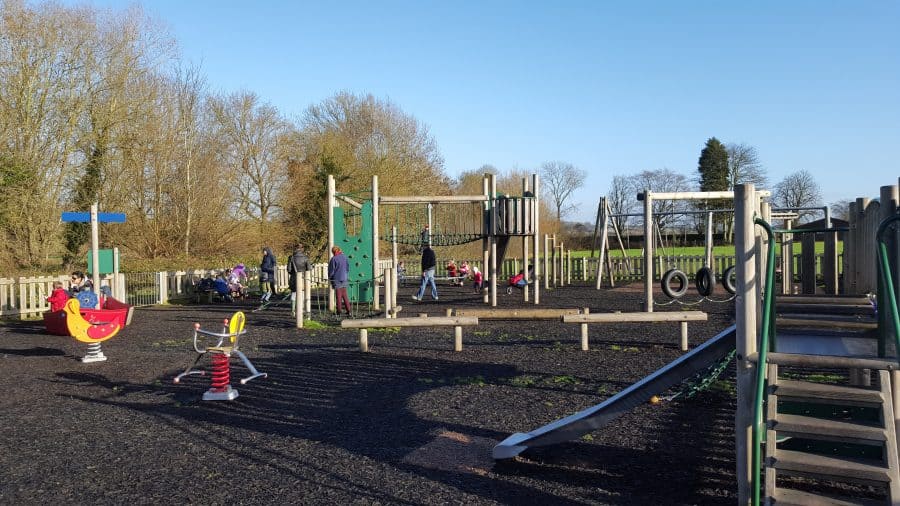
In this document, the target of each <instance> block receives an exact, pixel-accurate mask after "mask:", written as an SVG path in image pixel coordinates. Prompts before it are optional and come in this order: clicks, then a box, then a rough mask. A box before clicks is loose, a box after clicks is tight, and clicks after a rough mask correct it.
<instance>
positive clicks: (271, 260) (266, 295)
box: [259, 246, 277, 304]
mask: <svg viewBox="0 0 900 506" xmlns="http://www.w3.org/2000/svg"><path fill="white" fill-rule="evenodd" d="M276 263H277V262H276V261H275V255H274V254H273V253H272V249H271V248H269V247H268V246H265V247H263V257H262V261H261V262H260V263H259V289H260V291H262V297H260V302H262V303H263V304H265V303H267V302H269V299H271V298H272V294H273V293H275V265H276Z"/></svg>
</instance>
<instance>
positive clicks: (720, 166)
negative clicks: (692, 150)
mask: <svg viewBox="0 0 900 506" xmlns="http://www.w3.org/2000/svg"><path fill="white" fill-rule="evenodd" d="M697 170H698V171H699V172H700V191H705V192H709V191H727V190H730V188H728V151H727V150H726V149H725V146H723V145H722V143H721V142H719V139H716V138H715V137H710V138H709V139H708V140H707V141H706V146H705V147H704V148H703V151H701V152H700V161H699V162H698V166H697Z"/></svg>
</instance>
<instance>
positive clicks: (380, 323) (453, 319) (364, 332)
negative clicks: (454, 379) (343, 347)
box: [341, 316, 478, 352]
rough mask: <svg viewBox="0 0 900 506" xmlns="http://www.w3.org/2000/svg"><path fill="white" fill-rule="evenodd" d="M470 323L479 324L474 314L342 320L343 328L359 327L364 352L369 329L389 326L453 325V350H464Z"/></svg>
mask: <svg viewBox="0 0 900 506" xmlns="http://www.w3.org/2000/svg"><path fill="white" fill-rule="evenodd" d="M469 325H478V318H477V317H474V316H447V317H436V318H429V317H427V316H420V317H417V318H367V319H363V320H343V321H341V327H342V328H345V329H359V351H362V352H367V351H369V331H368V329H373V328H388V327H453V335H454V340H453V351H462V328H463V326H469Z"/></svg>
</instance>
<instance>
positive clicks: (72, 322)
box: [63, 299, 122, 363]
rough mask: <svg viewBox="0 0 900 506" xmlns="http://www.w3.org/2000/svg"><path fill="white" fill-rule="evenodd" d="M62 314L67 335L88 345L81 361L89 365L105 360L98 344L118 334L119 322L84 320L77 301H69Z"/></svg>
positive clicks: (120, 327)
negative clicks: (67, 331)
mask: <svg viewBox="0 0 900 506" xmlns="http://www.w3.org/2000/svg"><path fill="white" fill-rule="evenodd" d="M63 312H64V317H65V319H66V328H67V329H68V330H69V334H70V335H71V336H72V337H74V338H75V339H77V340H78V341H81V342H82V343H88V349H87V353H86V354H85V355H84V357H83V358H82V359H81V361H82V362H84V363H89V362H102V361H104V360H106V355H104V354H103V350H102V349H101V348H100V343H102V342H103V341H106V340H107V339H109V338H111V337H112V336H114V335H116V334H118V333H119V330H121V329H122V326H121V325H120V324H119V322H118V321H112V322H105V323H104V322H89V321H87V320H85V319H84V317H83V316H81V303H79V302H78V299H69V301H68V302H66V307H65V308H64V309H63Z"/></svg>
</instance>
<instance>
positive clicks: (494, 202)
mask: <svg viewBox="0 0 900 506" xmlns="http://www.w3.org/2000/svg"><path fill="white" fill-rule="evenodd" d="M488 176H489V177H490V182H491V199H490V203H491V204H490V205H491V212H490V213H489V214H488V216H490V223H491V235H490V238H491V241H490V242H491V307H496V306H497V278H498V277H500V276H499V272H498V271H497V209H496V206H497V177H496V176H495V175H494V174H489V175H488Z"/></svg>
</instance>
